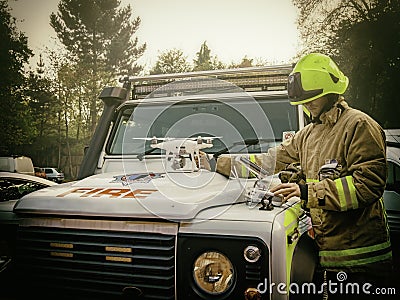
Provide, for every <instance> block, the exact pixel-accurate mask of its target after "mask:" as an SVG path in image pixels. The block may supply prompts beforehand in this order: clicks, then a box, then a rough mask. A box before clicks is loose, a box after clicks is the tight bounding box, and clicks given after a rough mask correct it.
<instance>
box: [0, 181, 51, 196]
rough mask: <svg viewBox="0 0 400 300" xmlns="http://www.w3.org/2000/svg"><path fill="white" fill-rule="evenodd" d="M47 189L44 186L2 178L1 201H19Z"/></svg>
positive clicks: (0, 187)
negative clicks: (23, 197) (30, 194)
mask: <svg viewBox="0 0 400 300" xmlns="http://www.w3.org/2000/svg"><path fill="white" fill-rule="evenodd" d="M44 187H46V186H45V185H43V184H40V183H37V182H31V181H24V180H21V179H14V178H0V201H8V200H15V199H19V198H21V197H22V196H24V195H26V194H29V193H31V192H34V191H36V190H39V189H42V188H44Z"/></svg>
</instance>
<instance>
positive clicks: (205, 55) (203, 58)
mask: <svg viewBox="0 0 400 300" xmlns="http://www.w3.org/2000/svg"><path fill="white" fill-rule="evenodd" d="M196 55H197V59H194V60H193V62H194V67H193V71H206V70H217V69H224V68H225V65H224V64H223V63H222V62H221V61H219V59H218V58H217V56H211V50H210V49H209V48H208V46H207V42H206V41H205V42H204V43H203V44H202V45H201V47H200V51H199V52H197V53H196Z"/></svg>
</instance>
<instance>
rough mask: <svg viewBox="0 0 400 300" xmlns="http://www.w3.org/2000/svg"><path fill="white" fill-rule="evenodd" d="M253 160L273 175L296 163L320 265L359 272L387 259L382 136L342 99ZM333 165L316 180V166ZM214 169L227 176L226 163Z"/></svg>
mask: <svg viewBox="0 0 400 300" xmlns="http://www.w3.org/2000/svg"><path fill="white" fill-rule="evenodd" d="M255 160H256V162H257V163H259V164H260V165H262V166H263V168H265V169H267V170H269V171H271V172H274V173H277V172H279V171H281V170H283V169H284V168H285V167H286V166H288V165H289V164H290V163H293V162H299V163H300V165H301V169H302V171H303V175H304V176H305V180H306V184H307V190H308V199H304V200H303V205H304V206H305V207H306V208H307V209H309V211H310V215H311V219H312V223H313V227H314V232H315V241H316V243H317V246H318V247H319V257H320V264H321V266H322V267H325V268H327V269H332V270H338V269H343V268H347V267H349V268H351V269H352V270H353V271H354V270H355V269H360V270H362V269H365V267H368V265H371V264H372V263H375V262H381V261H385V260H388V259H390V258H391V246H390V240H389V231H388V226H387V220H386V214H385V209H384V206H383V199H382V195H383V191H384V188H385V183H386V176H387V165H386V145H385V135H384V132H383V130H382V128H381V127H380V126H379V125H378V124H377V123H376V122H375V121H374V120H373V119H372V118H370V117H369V116H368V115H366V114H364V113H363V112H361V111H359V110H356V109H353V108H350V107H349V106H348V104H347V103H346V102H345V101H344V99H343V98H342V97H341V98H340V99H339V101H338V102H336V103H335V105H334V106H333V107H332V108H331V109H330V110H329V111H327V112H325V113H323V114H322V115H321V116H320V118H319V122H317V123H311V124H309V125H307V126H306V127H304V128H303V129H302V130H300V131H299V132H297V133H296V134H295V135H294V137H293V138H292V139H290V140H288V141H284V142H283V143H282V144H281V145H280V146H278V147H276V148H271V149H270V150H269V151H268V153H263V154H258V155H256V156H255ZM332 162H335V164H333V165H334V166H336V168H335V171H336V172H332V173H331V175H330V176H325V177H323V178H321V174H319V173H321V172H320V170H321V167H322V166H324V165H326V164H330V163H332ZM228 169H229V171H228ZM217 171H218V172H221V173H223V174H224V173H225V174H229V172H230V161H229V162H228V161H227V160H225V161H224V160H221V162H219V161H218V164H217Z"/></svg>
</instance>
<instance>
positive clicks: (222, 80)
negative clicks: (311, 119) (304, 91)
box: [120, 64, 292, 99]
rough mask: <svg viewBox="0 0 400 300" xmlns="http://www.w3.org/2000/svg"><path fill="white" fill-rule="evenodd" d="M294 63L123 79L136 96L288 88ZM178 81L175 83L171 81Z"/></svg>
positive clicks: (138, 97) (133, 96)
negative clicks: (130, 86)
mask: <svg viewBox="0 0 400 300" xmlns="http://www.w3.org/2000/svg"><path fill="white" fill-rule="evenodd" d="M291 71H292V65H290V64H286V65H276V66H264V67H249V68H238V69H224V70H211V71H199V72H187V73H175V74H157V75H148V76H125V77H123V78H121V79H120V82H122V83H124V84H127V83H129V84H131V85H132V99H141V98H145V97H152V98H158V97H167V96H173V95H187V94H199V93H203V94H204V93H207V91H211V90H212V91H219V92H221V91H222V92H229V91H231V92H233V91H234V90H235V89H236V91H237V89H238V87H239V88H241V89H243V90H244V91H246V92H254V91H279V90H286V89H287V78H288V75H289V73H290V72H291ZM170 83H174V84H172V85H171V84H170Z"/></svg>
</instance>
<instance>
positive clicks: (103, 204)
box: [14, 170, 244, 221]
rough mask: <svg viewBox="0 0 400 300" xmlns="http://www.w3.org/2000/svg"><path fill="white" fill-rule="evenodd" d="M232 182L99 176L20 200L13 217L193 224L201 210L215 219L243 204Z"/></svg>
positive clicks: (210, 176) (211, 176)
mask: <svg viewBox="0 0 400 300" xmlns="http://www.w3.org/2000/svg"><path fill="white" fill-rule="evenodd" d="M243 193H244V189H243V186H242V183H241V182H239V181H238V180H229V179H227V178H226V177H224V176H222V175H221V174H218V173H214V172H209V171H207V170H201V171H199V172H193V173H184V172H180V173H132V174H121V173H104V174H98V175H93V176H90V177H87V178H85V179H83V180H80V181H75V182H71V183H65V184H60V185H56V186H52V187H49V188H45V189H41V190H38V191H36V192H33V193H30V194H28V195H26V196H25V197H23V198H21V199H20V200H19V201H18V202H17V204H16V205H15V207H14V212H16V213H34V214H49V215H78V216H99V217H115V218H126V217H129V218H132V217H133V218H163V219H169V220H171V221H179V220H189V219H193V218H195V217H196V215H198V214H199V213H200V212H202V211H204V210H205V209H208V208H212V209H213V214H215V215H217V214H221V213H222V212H223V211H224V210H226V207H227V206H230V205H232V204H234V203H237V202H240V201H243Z"/></svg>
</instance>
